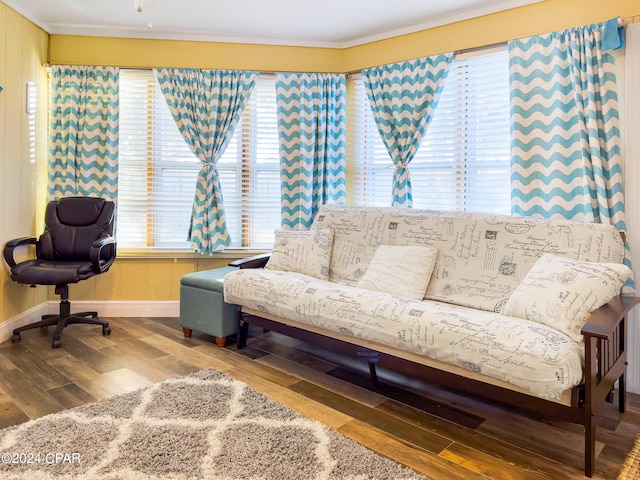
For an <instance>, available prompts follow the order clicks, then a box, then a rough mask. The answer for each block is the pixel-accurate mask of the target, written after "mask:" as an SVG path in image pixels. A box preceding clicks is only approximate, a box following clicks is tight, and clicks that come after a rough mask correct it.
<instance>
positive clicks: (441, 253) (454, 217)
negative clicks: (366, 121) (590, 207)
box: [312, 205, 624, 312]
mask: <svg viewBox="0 0 640 480" xmlns="http://www.w3.org/2000/svg"><path fill="white" fill-rule="evenodd" d="M319 228H331V229H332V230H333V232H334V241H333V249H332V253H331V261H330V269H329V279H330V280H331V281H332V282H337V283H341V284H345V285H352V286H355V285H357V283H358V281H359V280H360V278H361V277H362V275H364V272H366V269H367V266H368V264H369V262H370V261H371V259H372V257H373V254H374V253H375V250H376V248H377V246H378V245H381V244H385V245H429V246H434V247H436V248H437V249H438V259H437V261H436V266H435V268H434V271H433V274H432V277H431V281H430V283H429V286H428V288H427V292H426V294H425V298H426V299H428V300H437V301H441V302H447V303H453V304H456V305H462V306H466V307H470V308H476V309H480V310H486V311H495V312H499V311H500V310H501V308H502V306H503V305H504V303H505V302H506V301H507V300H508V298H509V297H510V295H511V293H512V292H513V290H515V289H516V288H517V287H518V285H519V284H520V282H521V281H522V279H523V278H524V277H525V275H526V274H527V272H528V271H529V269H530V268H531V267H532V266H533V265H534V264H535V262H536V261H537V260H538V258H539V257H540V256H542V255H543V254H544V253H553V254H555V255H559V256H562V257H567V258H571V259H575V260H584V261H589V262H608V263H622V262H623V260H624V245H623V243H622V240H621V238H620V235H619V234H618V232H617V230H616V229H615V227H613V226H611V225H602V224H593V223H579V222H572V221H569V220H553V221H552V220H548V219H534V218H530V217H513V216H507V215H486V214H478V213H466V212H437V211H428V210H414V209H412V210H408V209H399V208H384V207H381V208H375V207H371V208H360V207H344V206H335V205H325V206H323V207H322V208H321V209H320V211H319V213H318V215H317V216H316V218H315V220H314V223H313V225H312V229H319Z"/></svg>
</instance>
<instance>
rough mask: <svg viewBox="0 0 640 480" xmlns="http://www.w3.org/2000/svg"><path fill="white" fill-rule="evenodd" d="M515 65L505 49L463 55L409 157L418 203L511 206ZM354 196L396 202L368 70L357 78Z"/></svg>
mask: <svg viewBox="0 0 640 480" xmlns="http://www.w3.org/2000/svg"><path fill="white" fill-rule="evenodd" d="M508 81H509V68H508V57H507V52H506V49H500V50H499V51H494V52H492V53H484V54H480V55H478V54H476V55H474V56H468V57H466V58H465V57H457V58H456V59H455V60H454V61H453V63H452V64H451V67H450V70H449V75H448V77H447V79H446V81H445V84H444V88H443V91H442V94H441V96H440V100H439V103H438V106H437V109H436V112H435V115H434V117H433V119H432V121H431V123H430V125H429V127H428V130H427V134H426V136H425V138H424V139H423V141H422V145H421V146H420V149H419V150H418V153H417V155H416V156H415V157H414V159H413V160H412V161H411V163H410V164H409V171H410V174H411V184H412V192H413V206H414V208H426V209H437V210H449V211H453V210H462V211H478V212H493V213H509V212H510V172H511V166H510V151H509V144H510V134H509V83H508ZM352 85H353V91H354V95H352V98H351V102H352V103H351V110H352V112H351V114H350V115H349V119H350V120H351V121H352V126H351V128H350V129H349V131H350V148H351V151H350V156H351V159H352V162H351V165H352V167H353V171H352V173H351V175H350V180H351V189H352V191H351V194H352V196H351V198H350V202H351V203H353V204H356V205H372V206H388V205H390V204H391V198H392V195H391V191H392V175H393V165H392V162H391V158H390V157H389V154H388V153H387V150H386V147H385V146H384V144H383V143H382V140H381V138H380V135H379V133H378V131H377V128H376V126H375V122H374V119H373V114H372V113H371V108H370V107H369V102H368V100H367V95H366V92H365V88H364V84H363V80H362V77H360V76H359V75H355V76H354V77H353V84H352Z"/></svg>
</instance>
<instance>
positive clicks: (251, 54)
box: [51, 35, 343, 72]
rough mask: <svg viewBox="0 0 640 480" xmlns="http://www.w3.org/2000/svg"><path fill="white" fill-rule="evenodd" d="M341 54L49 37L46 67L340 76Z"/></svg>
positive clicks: (301, 49)
mask: <svg viewBox="0 0 640 480" xmlns="http://www.w3.org/2000/svg"><path fill="white" fill-rule="evenodd" d="M342 58H343V55H342V50H339V49H331V48H310V47H285V46H276V45H250V44H234V43H211V42H186V41H176V40H145V39H131V38H130V39H123V38H106V37H75V36H68V35H53V36H52V37H51V63H52V64H59V65H65V64H76V65H109V66H118V67H128V68H154V67H176V68H220V69H239V70H259V71H285V72H286V71H306V72H341V71H342Z"/></svg>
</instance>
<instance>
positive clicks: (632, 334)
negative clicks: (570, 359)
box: [619, 23, 640, 393]
mask: <svg viewBox="0 0 640 480" xmlns="http://www.w3.org/2000/svg"><path fill="white" fill-rule="evenodd" d="M626 45H627V47H626V51H625V55H624V57H619V59H620V65H619V66H620V69H619V70H620V72H621V75H620V98H621V111H622V118H621V122H620V124H621V126H622V155H623V158H624V170H625V171H624V179H625V210H626V220H627V238H628V241H629V246H630V248H631V260H632V262H633V270H634V275H635V279H636V287H637V288H636V294H638V292H640V274H639V273H640V24H639V23H635V24H631V25H628V26H627V27H626ZM627 320H628V324H629V325H628V326H629V328H628V337H627V345H628V350H629V352H628V353H629V356H628V362H629V366H628V370H627V390H628V391H630V392H634V393H640V306H638V307H635V308H634V309H633V310H632V311H631V314H630V315H629V318H628V319H627Z"/></svg>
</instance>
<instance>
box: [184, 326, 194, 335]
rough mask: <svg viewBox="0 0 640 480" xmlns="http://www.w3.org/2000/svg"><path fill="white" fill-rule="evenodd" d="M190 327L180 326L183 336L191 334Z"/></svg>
mask: <svg viewBox="0 0 640 480" xmlns="http://www.w3.org/2000/svg"><path fill="white" fill-rule="evenodd" d="M191 331H192V330H191V329H190V328H187V327H182V333H184V336H185V337H190V336H191Z"/></svg>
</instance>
